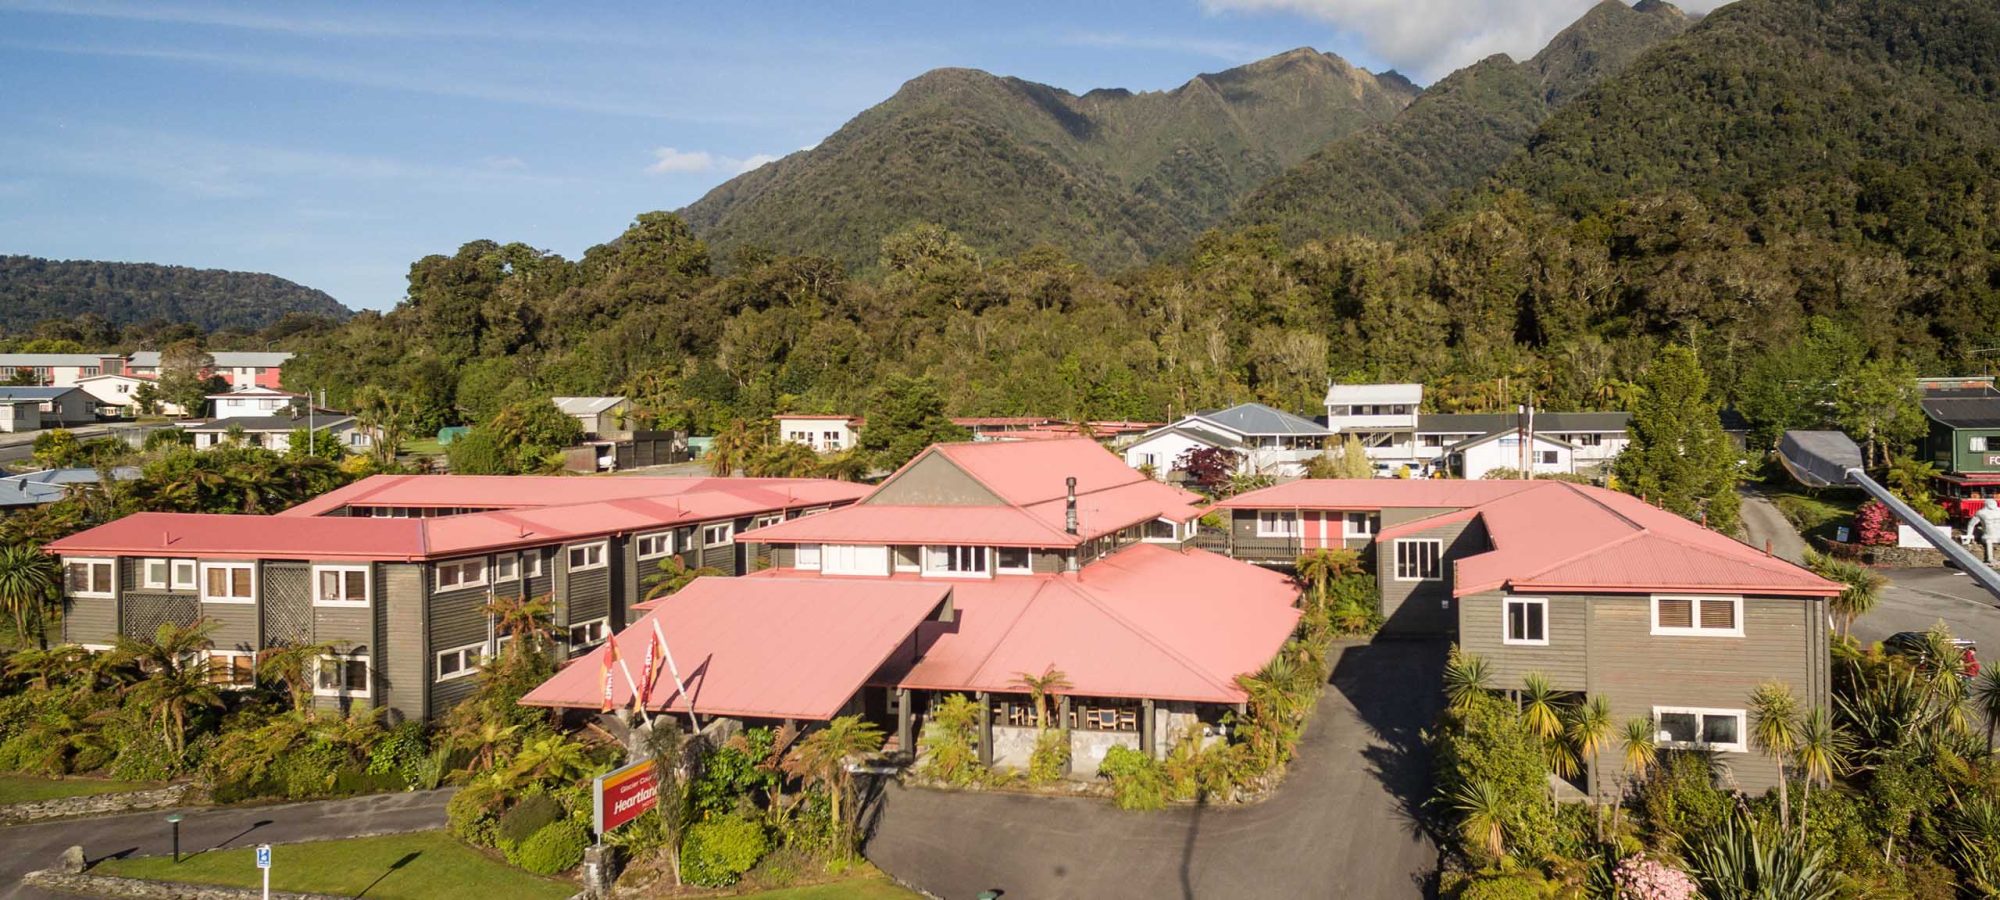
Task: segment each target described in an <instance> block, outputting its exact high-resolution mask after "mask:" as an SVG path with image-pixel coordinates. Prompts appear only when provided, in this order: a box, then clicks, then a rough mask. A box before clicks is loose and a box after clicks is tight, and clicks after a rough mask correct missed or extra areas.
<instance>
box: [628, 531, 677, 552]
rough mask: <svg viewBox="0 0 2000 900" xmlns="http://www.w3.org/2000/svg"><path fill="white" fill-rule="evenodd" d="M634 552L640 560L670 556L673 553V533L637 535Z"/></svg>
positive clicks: (658, 532)
mask: <svg viewBox="0 0 2000 900" xmlns="http://www.w3.org/2000/svg"><path fill="white" fill-rule="evenodd" d="M635 552H637V553H638V554H639V558H640V559H658V558H660V557H662V556H671V555H673V552H674V533H673V532H671V531H656V532H654V533H652V534H642V535H639V540H638V541H636V542H635Z"/></svg>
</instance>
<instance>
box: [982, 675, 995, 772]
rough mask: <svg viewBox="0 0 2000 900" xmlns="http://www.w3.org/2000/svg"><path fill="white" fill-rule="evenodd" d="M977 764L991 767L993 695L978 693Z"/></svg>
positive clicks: (983, 692)
mask: <svg viewBox="0 0 2000 900" xmlns="http://www.w3.org/2000/svg"><path fill="white" fill-rule="evenodd" d="M979 764H980V765H982V766H986V767H988V768H992V766H993V695H992V694H989V693H987V692H985V691H980V692H979Z"/></svg>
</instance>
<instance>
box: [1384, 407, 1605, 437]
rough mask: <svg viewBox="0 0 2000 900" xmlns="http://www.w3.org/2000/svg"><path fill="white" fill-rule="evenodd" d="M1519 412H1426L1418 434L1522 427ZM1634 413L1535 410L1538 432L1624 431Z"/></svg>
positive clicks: (1484, 432)
mask: <svg viewBox="0 0 2000 900" xmlns="http://www.w3.org/2000/svg"><path fill="white" fill-rule="evenodd" d="M1520 418H1521V417H1520V415H1519V414H1518V413H1425V414H1423V415H1421V416H1418V417H1417V433H1418V434H1487V433H1489V432H1494V431H1515V430H1519V429H1520V427H1521V422H1520ZM1631 421H1632V414H1631V413H1623V412H1542V411H1540V410H1536V411H1535V422H1534V424H1535V433H1536V434H1544V433H1557V434H1576V433H1591V432H1598V433H1605V434H1608V433H1611V432H1622V431H1624V430H1625V428H1626V426H1627V425H1629V424H1631Z"/></svg>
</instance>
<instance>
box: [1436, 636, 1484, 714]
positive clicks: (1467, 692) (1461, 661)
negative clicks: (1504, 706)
mask: <svg viewBox="0 0 2000 900" xmlns="http://www.w3.org/2000/svg"><path fill="white" fill-rule="evenodd" d="M1491 678H1492V676H1491V674H1490V673H1489V672H1488V671H1487V666H1486V659H1485V658H1484V657H1481V656H1476V655H1474V654H1471V653H1462V652H1460V651H1459V649H1458V647H1457V645H1453V646H1452V648H1451V659H1449V660H1447V661H1446V662H1445V665H1444V696H1445V702H1446V703H1447V705H1448V706H1449V707H1450V709H1451V711H1452V712H1455V713H1463V712H1465V711H1466V710H1469V709H1471V708H1472V703H1473V701H1474V700H1475V699H1476V698H1478V697H1480V696H1483V695H1484V694H1485V693H1486V692H1487V690H1488V687H1489V682H1490V680H1491Z"/></svg>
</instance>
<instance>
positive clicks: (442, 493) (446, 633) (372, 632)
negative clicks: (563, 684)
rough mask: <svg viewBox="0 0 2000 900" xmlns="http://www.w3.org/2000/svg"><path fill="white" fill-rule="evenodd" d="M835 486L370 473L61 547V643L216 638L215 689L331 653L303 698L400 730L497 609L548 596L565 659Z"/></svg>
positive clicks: (455, 669)
mask: <svg viewBox="0 0 2000 900" xmlns="http://www.w3.org/2000/svg"><path fill="white" fill-rule="evenodd" d="M864 490H865V489H863V488H860V487H858V486H856V485H852V484H847V483H844V482H836V481H821V480H815V479H756V478H564V477H537V476H465V475H377V476H374V477H371V478H367V479H364V480H362V481H359V482H356V483H354V484H352V485H348V486H347V487H344V488H341V489H339V490H335V491H332V492H329V493H327V494H323V495H321V496H319V497H317V498H315V499H313V500H309V501H307V502H305V503H302V504H300V505H298V506H296V507H293V508H291V509H289V510H286V511H285V512H282V513H279V514H276V515H262V516H246V515H205V514H190V513H138V514H135V515H131V516H126V517H125V518H122V519H119V520H117V521H114V522H111V523H108V524H105V525H101V526H99V527H96V528H92V529H89V530H86V531H83V532H79V533H77V534H74V535H70V536H69V537H65V538H62V539H60V540H57V541H53V542H51V543H50V544H48V546H47V548H46V549H47V551H48V552H49V553H52V554H55V555H57V556H59V557H60V558H61V562H62V565H63V572H64V580H63V599H62V602H63V611H64V615H63V637H64V639H65V640H67V641H70V642H72V643H77V644H81V645H83V646H85V647H90V648H93V649H95V648H103V647H107V646H109V645H111V644H112V643H113V642H115V641H116V640H117V638H118V637H119V636H121V635H126V636H146V635H151V634H153V633H154V632H155V630H157V628H158V627H159V626H160V624H161V623H163V622H176V623H180V624H188V623H191V622H194V621H195V620H196V619H198V618H199V619H205V620H207V621H209V622H211V623H213V624H214V626H215V631H214V632H213V635H212V638H213V640H214V643H215V646H214V648H213V649H212V650H210V651H208V652H207V654H206V655H207V658H208V663H209V666H210V670H209V672H210V678H211V679H212V680H214V681H215V682H217V683H218V684H224V685H229V686H238V685H243V684H247V683H248V680H249V678H250V671H251V667H252V664H253V660H254V654H255V653H256V652H257V651H259V650H261V649H264V648H268V647H273V646H278V645H281V644H301V643H311V644H316V643H334V644H336V645H338V652H337V653H335V654H333V655H330V656H328V657H326V658H324V659H322V660H321V661H320V662H319V665H318V667H317V669H316V674H315V676H314V677H315V690H314V693H315V695H316V696H317V697H319V698H320V702H321V703H322V704H324V705H327V706H332V707H338V706H347V705H354V704H367V705H371V706H375V707H380V708H384V709H387V710H388V711H389V712H390V714H391V715H392V716H395V717H398V718H410V719H424V718H431V717H435V716H438V715H442V714H443V713H444V712H445V711H446V710H448V709H450V707H451V706H452V705H453V704H454V703H456V702H457V701H458V700H459V699H461V698H463V697H464V696H465V695H467V694H468V693H470V692H471V690H472V687H473V684H474V682H473V679H472V678H471V677H470V676H472V675H473V674H474V673H475V672H476V671H477V667H478V665H479V663H480V662H481V661H482V660H484V659H486V658H487V657H489V656H491V655H492V654H493V653H495V652H496V650H497V646H498V644H499V643H502V642H504V640H505V638H504V637H503V636H501V635H496V634H495V633H494V624H493V619H492V617H491V615H490V613H489V612H488V610H487V604H488V601H489V600H492V599H495V598H521V597H541V596H547V597H549V598H550V600H551V602H552V607H553V619H554V622H553V625H554V628H555V630H556V635H557V637H558V639H559V642H560V644H561V649H562V652H564V653H565V654H566V655H574V654H578V653H581V652H583V651H585V650H586V649H588V648H590V647H593V646H596V645H598V644H601V643H602V642H603V641H604V639H605V638H606V637H607V636H608V635H609V634H611V632H612V631H613V630H615V629H617V628H619V627H622V626H624V625H625V624H626V623H627V622H629V621H631V617H632V615H633V614H632V610H633V608H634V606H635V605H636V604H638V603H639V602H640V601H641V600H642V599H643V598H644V596H645V593H646V591H647V590H648V581H649V576H651V575H653V574H655V573H656V572H657V571H658V570H659V566H660V563H661V561H663V560H666V559H668V558H670V557H671V558H675V559H678V560H680V561H681V562H682V563H683V564H685V565H687V566H712V567H715V568H717V569H719V570H720V571H722V572H724V573H726V574H731V575H734V574H741V573H743V572H746V571H749V570H751V569H752V568H755V567H756V566H758V565H761V564H764V562H767V561H768V554H766V555H764V556H763V557H761V558H760V556H759V555H758V554H757V553H756V552H755V551H753V550H752V549H751V548H748V547H745V546H742V545H738V544H736V543H735V542H734V541H733V540H732V538H733V536H734V535H735V534H736V533H738V532H740V531H744V530H747V529H750V528H753V527H756V526H758V525H760V524H768V523H774V522H778V521H782V520H783V519H784V518H786V517H788V516H798V515H805V514H809V513H813V512H823V511H825V510H829V509H832V508H834V507H836V506H840V505H842V504H846V503H851V502H853V501H854V500H855V499H856V498H858V497H859V496H860V495H861V494H862V493H863V492H864Z"/></svg>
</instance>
